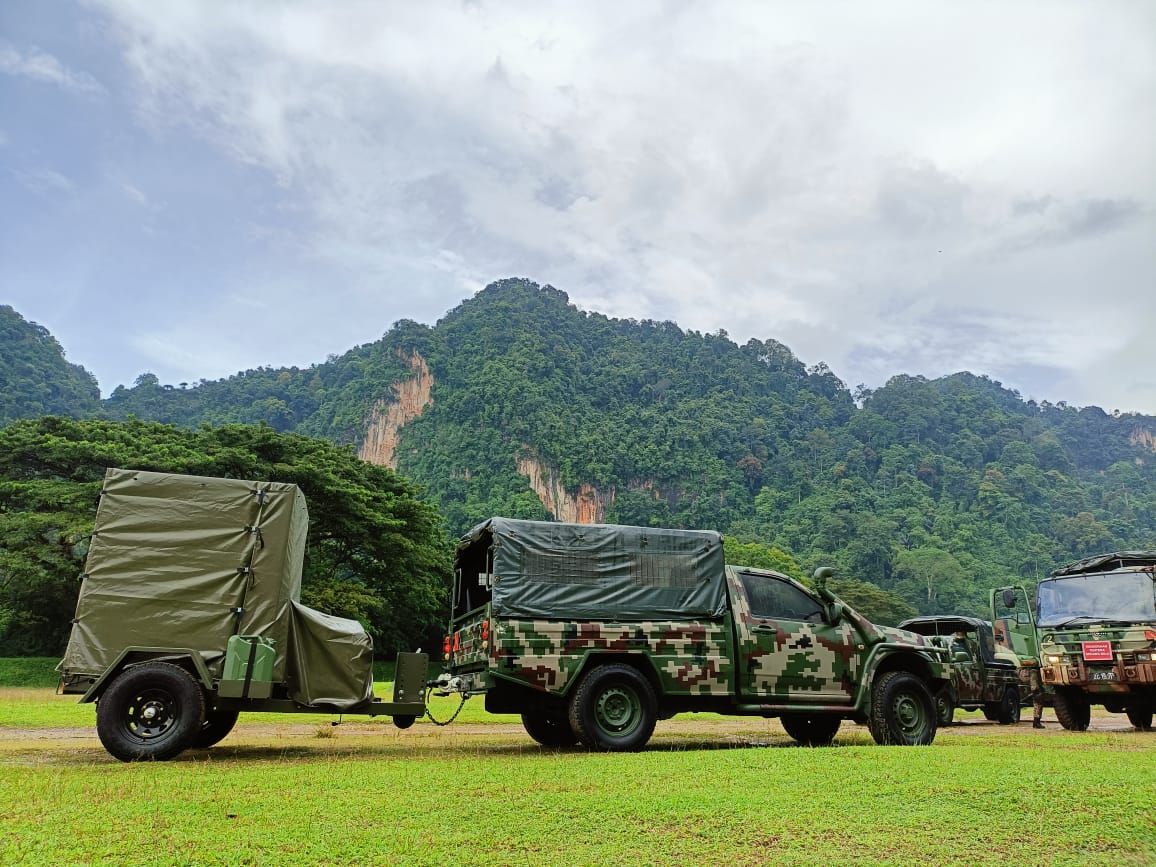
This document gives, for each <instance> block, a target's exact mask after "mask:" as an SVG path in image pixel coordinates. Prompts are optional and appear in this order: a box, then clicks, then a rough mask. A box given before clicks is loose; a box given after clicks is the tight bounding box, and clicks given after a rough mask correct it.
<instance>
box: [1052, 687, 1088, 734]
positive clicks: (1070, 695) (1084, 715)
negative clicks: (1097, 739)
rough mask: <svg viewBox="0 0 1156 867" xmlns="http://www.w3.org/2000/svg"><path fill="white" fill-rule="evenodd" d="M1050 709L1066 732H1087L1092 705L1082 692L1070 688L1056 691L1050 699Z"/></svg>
mask: <svg viewBox="0 0 1156 867" xmlns="http://www.w3.org/2000/svg"><path fill="white" fill-rule="evenodd" d="M1052 707H1053V709H1054V710H1055V712H1056V719H1058V720H1059V721H1060V725H1062V726H1063V727H1064V728H1066V729H1067V730H1068V731H1070V732H1083V731H1087V730H1088V725H1089V724H1090V723H1091V722H1092V705H1091V703H1090V702H1089V701H1088V696H1087V695H1085V694H1084V692H1083V690H1081V689H1079V688H1072V687H1070V686H1065V687H1061V688H1060V689H1057V690H1056V694H1055V696H1054V698H1053V699H1052Z"/></svg>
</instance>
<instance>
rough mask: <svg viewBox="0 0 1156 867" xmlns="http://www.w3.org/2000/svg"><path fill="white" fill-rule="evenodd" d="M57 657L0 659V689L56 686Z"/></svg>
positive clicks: (58, 678) (57, 677)
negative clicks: (7, 687) (4, 687)
mask: <svg viewBox="0 0 1156 867" xmlns="http://www.w3.org/2000/svg"><path fill="white" fill-rule="evenodd" d="M58 662H60V657H57V656H25V657H0V687H3V686H56V684H57V683H58V682H59V681H60V675H58V674H57V673H56V664H57V663H58Z"/></svg>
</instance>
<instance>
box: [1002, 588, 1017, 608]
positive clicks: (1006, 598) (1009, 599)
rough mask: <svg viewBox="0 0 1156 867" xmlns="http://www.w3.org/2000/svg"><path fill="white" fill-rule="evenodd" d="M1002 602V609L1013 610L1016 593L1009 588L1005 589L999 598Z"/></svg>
mask: <svg viewBox="0 0 1156 867" xmlns="http://www.w3.org/2000/svg"><path fill="white" fill-rule="evenodd" d="M1000 598H1001V599H1002V600H1003V607H1004V608H1007V609H1009V610H1014V609H1015V607H1016V592H1015V591H1014V590H1012V589H1011V588H1010V587H1005V588H1004V590H1003V595H1002V596H1001V597H1000Z"/></svg>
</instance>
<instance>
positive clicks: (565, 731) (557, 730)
mask: <svg viewBox="0 0 1156 867" xmlns="http://www.w3.org/2000/svg"><path fill="white" fill-rule="evenodd" d="M522 725H523V726H525V727H526V734H528V735H529V736H530V737H532V738H533V739H534V740H536V741H537V742H538V743H540V744H541V745H542V746H544V747H572V746H574V745H575V744H576V743H578V736H577V735H576V734H574V729H572V728H570V718H569V716H568V715H567V713H566V708H565V707H560V708H557V709H547V710H532V711H526V712H525V713H523V714H522Z"/></svg>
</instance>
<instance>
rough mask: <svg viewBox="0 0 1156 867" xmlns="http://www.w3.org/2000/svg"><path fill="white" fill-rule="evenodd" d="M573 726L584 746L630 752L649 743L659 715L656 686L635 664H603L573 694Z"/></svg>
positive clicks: (571, 721)
mask: <svg viewBox="0 0 1156 867" xmlns="http://www.w3.org/2000/svg"><path fill="white" fill-rule="evenodd" d="M569 717H570V728H571V729H572V730H573V732H574V734H575V735H576V736H577V737H578V740H579V741H581V742H582V744H583V746H585V747H587V748H589V749H592V750H599V751H601V752H630V751H633V750H640V749H642V748H643V747H644V746H646V742H647V741H649V740H650V736H651V735H652V734H653V733H654V724H655V722H656V721H657V719H658V701H657V699H656V698H655V696H654V688H653V687H651V685H650V681H648V680H647V679H646V678H645V677H644V676H643V675H642V674H641V673H640V672H639V671H638V669H636V668H631V667H630V666H629V665H622V664H621V663H611V664H609V665H600V666H598V667H597V668H593V669H591V670H590V671H589V672H587V673H586V675H585V676H584V677H583V678H582V681H581V682H580V683H579V684H578V687H577V688H576V689H575V690H574V694H573V695H572V696H571V697H570V708H569Z"/></svg>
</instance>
